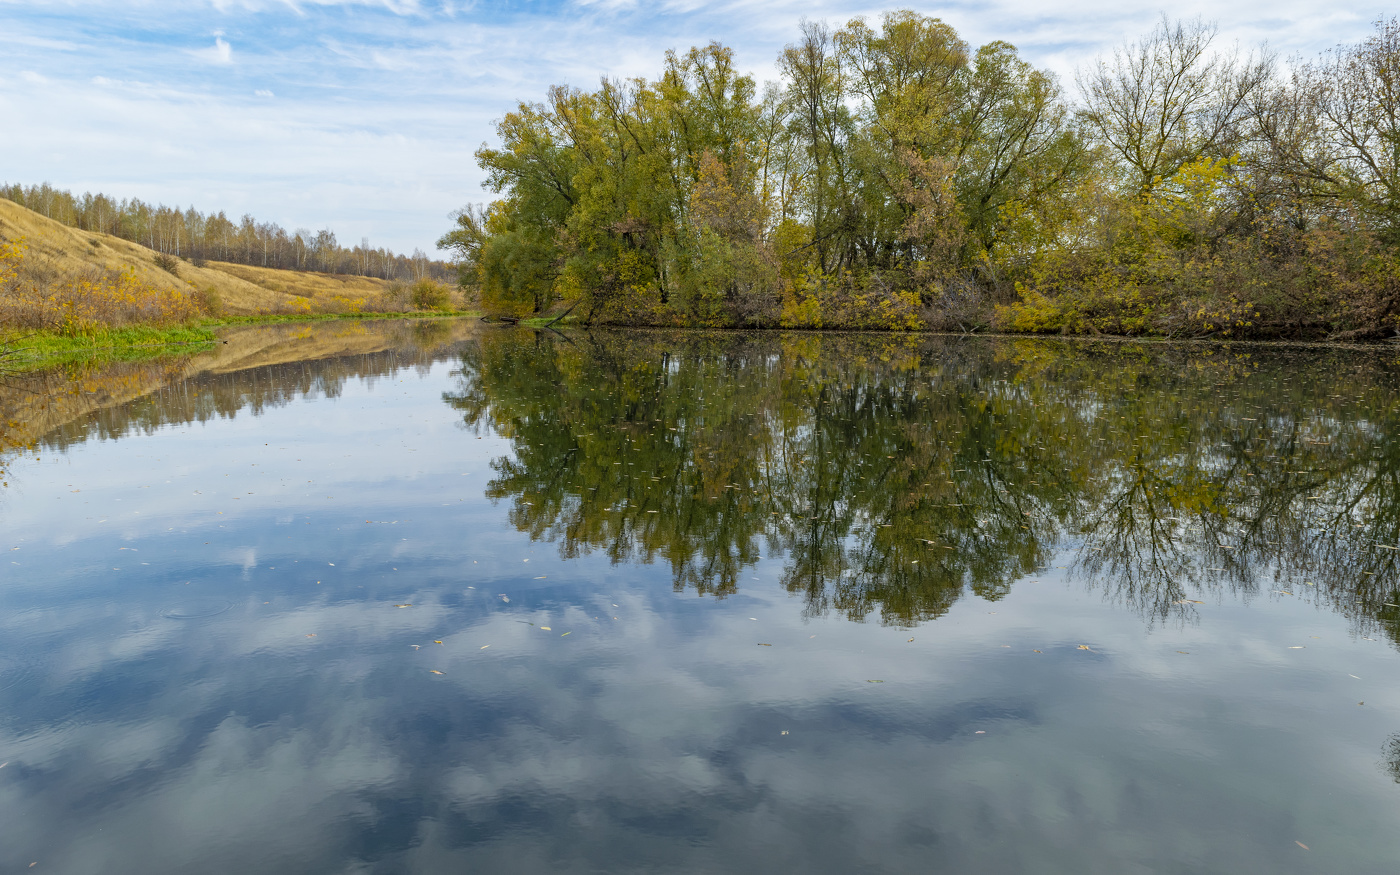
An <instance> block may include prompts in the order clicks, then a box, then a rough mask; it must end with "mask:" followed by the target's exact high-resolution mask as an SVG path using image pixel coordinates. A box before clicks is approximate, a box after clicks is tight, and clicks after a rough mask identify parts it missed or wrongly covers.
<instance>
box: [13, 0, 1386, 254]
mask: <svg viewBox="0 0 1400 875" xmlns="http://www.w3.org/2000/svg"><path fill="white" fill-rule="evenodd" d="M905 5H906V6H910V7H911V8H914V9H915V10H916V11H918V12H920V13H923V14H926V15H933V16H938V17H940V18H942V19H944V20H945V21H947V22H948V23H950V24H952V25H953V26H954V27H955V28H956V29H957V30H958V31H959V33H961V34H962V35H963V37H964V38H965V39H967V40H968V41H969V42H970V43H971V44H973V45H974V46H975V45H980V44H982V43H986V42H988V41H991V40H994V39H1002V40H1007V41H1009V42H1011V43H1013V44H1015V45H1016V46H1017V47H1018V49H1019V50H1020V51H1021V53H1022V55H1023V56H1025V57H1027V58H1028V59H1029V60H1031V61H1032V62H1033V63H1035V64H1037V65H1038V66H1041V67H1044V68H1047V69H1050V70H1052V71H1053V72H1055V73H1056V74H1057V75H1058V76H1059V77H1060V79H1061V81H1062V82H1063V83H1064V85H1065V87H1066V91H1067V92H1068V93H1069V94H1071V95H1073V93H1074V73H1075V70H1076V68H1078V67H1082V66H1086V65H1087V64H1089V63H1092V62H1093V60H1094V58H1095V57H1097V56H1098V55H1100V54H1104V53H1107V52H1111V51H1112V49H1113V47H1114V46H1115V45H1119V44H1121V43H1123V42H1124V41H1127V40H1131V39H1133V38H1136V37H1138V36H1140V35H1142V34H1143V33H1145V32H1147V31H1149V30H1150V29H1151V28H1152V26H1153V25H1154V23H1155V22H1156V20H1157V19H1158V17H1159V16H1160V15H1161V11H1162V10H1161V7H1158V6H1147V5H1134V4H1131V3H1123V2H1121V0H1120V2H1113V0H1068V2H1062V3H1057V4H1046V3H1043V2H1030V0H1002V2H982V3H975V2H955V3H943V4H905ZM890 8H898V5H897V4H891V5H866V4H861V3H846V2H834V0H802V2H794V0H770V2H761V3H740V2H728V0H714V2H709V3H705V2H701V0H647V2H642V0H542V2H521V3H502V2H490V0H484V2H476V3H471V2H455V0H448V2H437V0H280V2H277V0H241V2H240V0H185V2H143V0H94V2H46V0H0V182H10V183H14V182H19V183H25V184H30V183H38V182H45V181H47V182H50V183H52V184H53V185H54V186H56V187H58V188H65V189H70V190H73V191H74V192H82V191H94V192H96V191H103V192H106V193H107V194H110V195H113V196H116V197H122V198H125V197H139V198H141V199H142V200H146V201H151V202H162V203H167V204H172V205H180V206H195V207H197V208H198V209H200V210H201V211H204V212H215V211H218V210H224V211H225V212H227V213H228V215H229V216H230V217H231V218H234V219H235V220H236V219H237V217H238V216H241V215H243V214H244V213H250V214H252V215H253V216H254V217H256V218H257V219H259V220H260V221H269V220H270V221H275V222H277V223H279V224H281V225H282V226H283V227H285V228H287V229H289V230H294V229H296V228H307V229H310V230H319V229H321V228H330V229H331V230H333V231H335V232H336V235H337V237H338V238H339V239H340V241H341V242H342V244H345V243H358V242H359V241H360V240H361V239H364V238H368V240H369V241H370V243H371V245H373V246H388V247H390V248H392V249H395V250H397V251H401V252H409V251H412V250H413V249H414V248H421V249H423V250H425V251H427V252H430V253H431V252H433V251H434V241H435V240H436V239H437V238H438V237H439V236H440V235H441V234H442V233H443V232H444V231H446V230H448V228H449V227H450V226H451V218H450V216H451V213H452V212H453V211H454V210H456V209H458V208H460V207H462V206H463V205H465V204H468V203H479V202H484V201H487V200H489V199H490V197H491V195H490V193H489V192H487V191H485V190H484V189H483V188H482V187H481V183H482V180H483V179H484V174H483V173H482V172H481V170H480V168H478V167H477V166H476V163H475V161H474V159H473V157H472V153H473V152H474V151H475V150H476V149H477V148H479V147H480V146H481V144H482V143H485V142H494V129H493V127H492V123H493V121H494V120H496V119H498V118H500V117H501V116H502V115H503V114H504V113H506V112H508V111H509V110H511V109H512V108H514V106H515V105H516V104H517V103H518V102H520V101H532V100H538V99H540V98H541V97H542V96H543V95H544V93H545V90H546V89H547V88H548V87H549V86H550V85H555V84H567V85H573V86H576V87H585V88H588V87H595V86H596V84H597V82H598V80H599V78H600V77H602V76H648V77H654V76H655V75H656V74H657V73H658V72H659V71H660V67H661V62H662V58H663V56H664V53H665V51H666V50H667V49H669V48H677V49H681V50H684V49H686V48H688V47H689V46H692V45H703V44H705V43H708V42H710V41H711V40H717V41H719V42H722V43H724V44H726V45H728V46H731V47H732V48H733V49H734V50H735V53H736V56H737V60H738V63H739V66H740V68H741V69H743V70H745V71H749V72H752V73H753V74H755V75H756V76H757V77H758V79H759V80H760V81H763V80H766V79H774V78H776V76H775V74H774V67H775V65H774V62H775V59H776V57H777V55H778V53H779V52H780V51H781V49H782V47H783V46H784V45H785V44H787V43H789V42H792V41H793V40H794V39H795V37H796V35H797V31H798V26H799V23H800V22H801V21H802V19H803V18H808V19H813V20H826V21H829V22H831V23H833V24H837V25H839V24H843V23H844V22H846V21H848V20H849V19H851V18H854V17H857V16H864V17H866V18H867V19H869V20H871V21H872V22H873V21H875V20H877V19H878V17H879V14H880V12H881V11H882V10H885V9H890ZM1171 13H1172V15H1174V16H1178V17H1183V18H1191V17H1194V16H1197V15H1199V16H1202V17H1204V18H1205V19H1206V20H1208V21H1214V22H1216V23H1217V24H1218V26H1219V29H1220V37H1219V44H1220V45H1222V46H1228V45H1230V44H1233V43H1235V42H1238V43H1239V44H1240V45H1241V46H1243V47H1245V48H1251V47H1255V46H1257V45H1259V44H1260V43H1263V42H1265V41H1267V43H1268V44H1269V46H1270V47H1271V48H1272V49H1273V50H1274V51H1276V52H1277V53H1278V54H1280V55H1281V56H1284V57H1288V56H1292V55H1303V56H1309V55H1314V54H1316V53H1318V52H1320V51H1323V50H1325V49H1327V48H1329V47H1331V46H1334V45H1336V44H1339V43H1354V42H1357V41H1359V40H1361V39H1363V38H1364V37H1365V36H1366V35H1367V34H1368V33H1369V32H1370V30H1371V28H1372V22H1374V21H1375V20H1376V19H1378V18H1380V17H1381V16H1382V15H1385V14H1389V13H1388V10H1387V9H1386V8H1385V7H1384V6H1383V5H1382V4H1380V3H1376V2H1373V0H1361V2H1359V3H1350V4H1340V3H1331V4H1322V3H1317V2H1316V0H1272V2H1265V0H1239V2H1236V3H1233V4H1229V5H1228V7H1227V6H1224V5H1218V4H1215V3H1208V2H1202V0H1184V2H1178V3H1174V4H1173V5H1172V7H1171Z"/></svg>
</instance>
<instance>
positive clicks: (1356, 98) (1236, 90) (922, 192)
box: [439, 11, 1400, 338]
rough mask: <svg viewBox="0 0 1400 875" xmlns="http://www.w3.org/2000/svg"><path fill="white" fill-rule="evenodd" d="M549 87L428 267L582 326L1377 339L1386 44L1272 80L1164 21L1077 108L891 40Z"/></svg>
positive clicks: (986, 63)
mask: <svg viewBox="0 0 1400 875" xmlns="http://www.w3.org/2000/svg"><path fill="white" fill-rule="evenodd" d="M778 61H779V64H778V66H779V70H780V72H781V81H779V82H776V83H770V84H767V85H765V86H764V87H763V89H762V90H761V91H760V90H759V88H758V86H757V83H756V82H755V80H754V79H753V78H752V77H751V76H747V75H743V74H741V73H740V72H738V70H736V68H735V61H734V58H733V54H732V52H731V50H730V49H728V48H725V47H724V46H722V45H720V44H718V43H712V44H710V45H709V46H706V47H704V48H693V49H691V50H690V51H688V52H685V53H683V54H679V53H676V52H670V53H668V54H667V56H666V60H665V65H664V69H663V71H662V73H661V75H660V77H659V78H657V79H655V80H646V79H641V78H638V79H629V80H611V79H608V80H604V81H603V82H602V83H601V85H600V87H599V88H598V89H597V90H595V91H583V90H579V89H575V88H568V87H555V88H553V89H551V90H550V91H549V94H548V96H547V98H546V100H545V101H544V102H542V103H522V104H520V105H519V106H518V107H517V109H516V110H515V111H514V112H511V113H508V114H507V115H506V116H505V117H504V118H503V119H502V120H501V121H500V122H499V123H498V125H497V129H496V130H497V133H498V135H499V139H500V144H499V146H498V147H490V146H483V147H482V148H481V149H480V150H478V152H477V153H476V157H477V160H478V162H479V163H480V165H481V166H482V167H483V168H484V169H485V170H486V171H487V174H488V179H489V185H490V187H491V189H492V190H493V191H495V192H496V193H498V194H499V195H500V196H501V197H500V199H498V200H496V201H494V202H493V203H491V204H490V205H489V206H486V207H484V208H481V207H477V208H467V209H464V210H463V211H462V212H461V213H460V214H459V218H458V221H457V225H456V227H455V228H454V229H453V230H452V231H451V232H450V233H448V234H447V235H445V236H444V237H443V238H442V240H441V241H439V246H440V247H443V248H446V249H450V250H452V251H454V252H455V253H456V255H457V256H458V257H459V259H460V263H461V264H462V265H463V268H464V270H463V281H464V284H465V285H468V286H470V287H472V288H473V289H474V290H475V291H476V293H477V294H478V295H479V297H480V300H481V303H482V304H483V305H484V306H486V307H487V308H488V309H491V310H494V311H511V312H516V313H528V312H541V311H544V310H549V309H551V308H554V307H556V305H562V304H565V303H567V304H569V305H571V306H575V307H576V308H577V310H578V314H579V315H581V316H583V318H584V319H586V320H588V321H591V322H614V323H633V324H638V323H646V324H672V325H757V326H778V325H781V326H792V327H823V326H825V327H838V326H839V327H867V328H909V329H915V328H934V329H961V330H972V329H977V328H988V327H991V328H1000V329H1005V330H1017V331H1060V332H1099V331H1103V332H1113V333H1128V334H1137V333H1148V334H1167V335H1189V336H1203V335H1233V336H1242V335H1250V336H1331V337H1344V338H1364V337H1376V336H1381V335H1384V334H1389V333H1390V332H1392V331H1394V330H1395V329H1396V327H1397V324H1400V150H1397V147H1396V144H1397V143H1400V90H1397V89H1396V88H1394V83H1395V82H1396V81H1397V80H1400V23H1397V22H1396V21H1395V20H1391V21H1388V22H1386V21H1383V22H1379V23H1377V24H1376V26H1375V29H1374V31H1373V32H1372V33H1371V35H1370V36H1368V37H1367V38H1366V39H1364V40H1363V41H1361V42H1359V43H1357V44H1354V45H1348V46H1341V47H1338V48H1336V49H1335V50H1332V51H1330V52H1327V53H1325V54H1324V55H1322V56H1320V57H1318V58H1315V59H1311V60H1302V59H1300V60H1295V61H1292V62H1288V63H1284V62H1280V61H1279V60H1278V59H1277V58H1275V57H1274V56H1273V55H1272V54H1271V53H1270V52H1269V51H1268V50H1267V48H1259V49H1257V50H1255V51H1253V52H1242V51H1241V50H1238V49H1228V48H1223V47H1221V46H1219V45H1217V40H1216V32H1215V29H1214V27H1213V26H1210V25H1207V24H1205V23H1203V22H1200V21H1196V22H1185V23H1174V22H1171V21H1168V20H1167V19H1166V18H1164V19H1163V20H1162V21H1161V23H1160V24H1159V25H1158V26H1157V28H1156V29H1155V30H1153V31H1152V33H1150V34H1148V35H1147V36H1145V37H1143V38H1142V39H1140V40H1138V41H1136V42H1133V43H1129V44H1127V45H1124V46H1122V47H1121V48H1120V49H1118V50H1117V51H1115V52H1114V53H1113V54H1112V55H1111V56H1110V57H1105V58H1100V59H1098V60H1096V61H1094V62H1092V63H1090V64H1089V65H1088V66H1087V67H1086V68H1083V69H1082V70H1081V73H1080V75H1079V77H1078V80H1077V83H1076V84H1077V86H1078V87H1077V89H1076V91H1077V94H1078V96H1077V98H1071V97H1070V96H1069V95H1067V94H1066V93H1065V91H1064V89H1063V88H1062V86H1061V85H1060V83H1058V82H1057V81H1056V79H1055V77H1054V76H1053V75H1051V74H1050V73H1048V72H1046V71H1044V70H1040V69H1037V68H1036V67H1034V66H1033V65H1031V64H1030V63H1028V62H1027V61H1025V60H1024V59H1023V58H1021V57H1020V55H1019V54H1018V52H1017V50H1016V49H1015V47H1014V46H1011V45H1009V44H1008V43H1005V42H992V43H989V44H987V45H984V46H982V47H980V48H977V49H973V48H972V47H971V46H969V45H968V44H967V43H966V42H965V41H964V40H963V39H962V38H961V37H960V36H959V35H958V34H957V32H956V31H955V30H954V29H953V28H952V27H950V26H949V25H948V24H946V23H945V22H943V21H940V20H939V19H936V18H929V17H925V16H922V15H919V14H917V13H914V12H910V11H898V12H890V13H886V14H885V15H884V16H883V17H882V20H881V22H880V24H879V26H878V27H874V26H871V25H869V24H867V23H866V22H864V21H863V20H855V21H852V22H850V23H849V24H847V25H846V26H844V27H842V28H839V29H833V28H831V27H828V26H827V25H825V24H815V23H805V24H803V26H802V29H801V32H800V34H798V38H797V40H796V41H795V42H794V43H792V44H791V45H789V46H788V47H787V48H785V49H784V50H783V52H782V54H781V56H780V57H779V59H778Z"/></svg>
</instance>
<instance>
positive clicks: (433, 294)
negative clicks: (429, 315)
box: [408, 279, 452, 310]
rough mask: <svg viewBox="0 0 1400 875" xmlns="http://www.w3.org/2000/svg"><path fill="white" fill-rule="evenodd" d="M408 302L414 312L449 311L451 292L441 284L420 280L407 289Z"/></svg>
mask: <svg viewBox="0 0 1400 875" xmlns="http://www.w3.org/2000/svg"><path fill="white" fill-rule="evenodd" d="M408 301H409V303H410V304H412V305H413V309H415V310H451V309H452V292H451V291H449V290H448V288H447V286H445V285H443V284H442V283H439V282H434V281H433V280H430V279H421V280H419V281H418V282H416V283H414V284H413V286H412V287H411V288H410V289H409V291H408Z"/></svg>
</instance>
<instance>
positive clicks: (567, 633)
mask: <svg viewBox="0 0 1400 875" xmlns="http://www.w3.org/2000/svg"><path fill="white" fill-rule="evenodd" d="M572 634H574V633H573V632H565V633H564V635H572ZM564 635H560V636H559V637H560V638H563V637H564Z"/></svg>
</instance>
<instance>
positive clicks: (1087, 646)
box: [1079, 644, 1089, 650]
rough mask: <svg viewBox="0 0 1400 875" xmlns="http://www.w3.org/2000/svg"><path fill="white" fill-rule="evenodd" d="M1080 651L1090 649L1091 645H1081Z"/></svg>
mask: <svg viewBox="0 0 1400 875" xmlns="http://www.w3.org/2000/svg"><path fill="white" fill-rule="evenodd" d="M1079 649H1080V650H1088V649H1089V645H1087V644H1081V645H1079Z"/></svg>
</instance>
